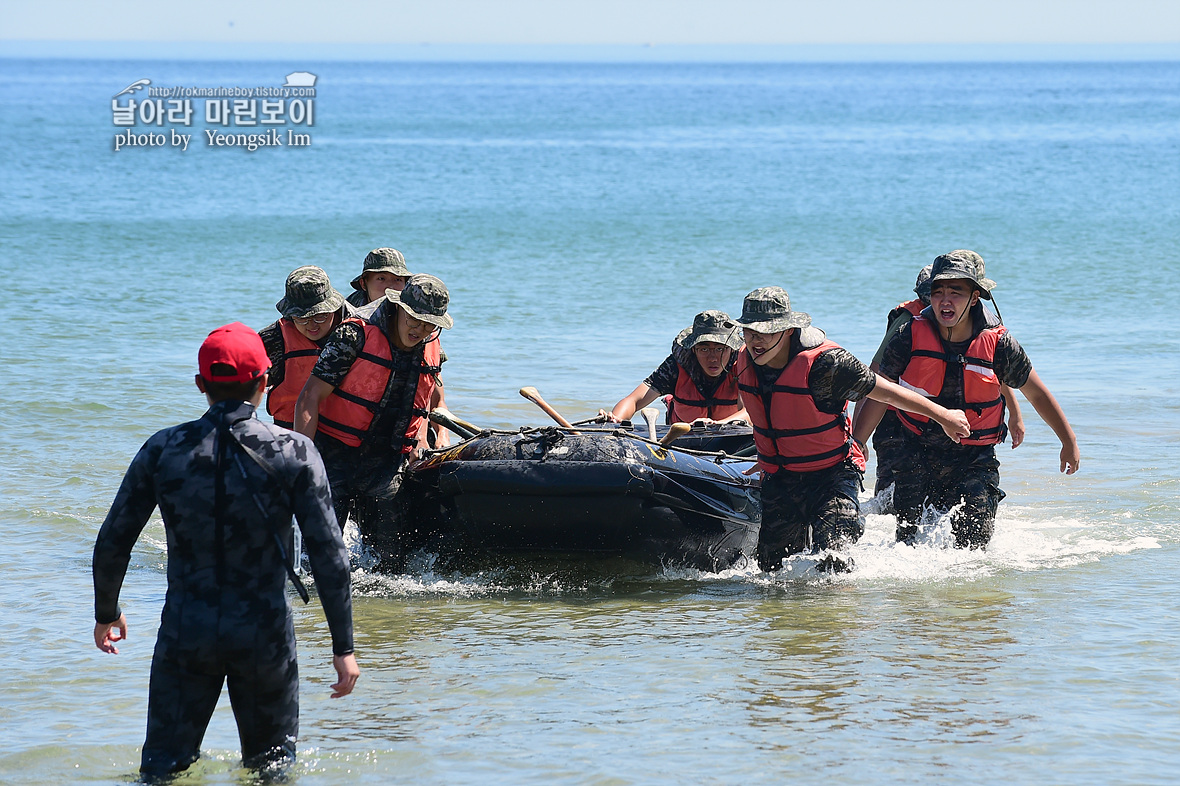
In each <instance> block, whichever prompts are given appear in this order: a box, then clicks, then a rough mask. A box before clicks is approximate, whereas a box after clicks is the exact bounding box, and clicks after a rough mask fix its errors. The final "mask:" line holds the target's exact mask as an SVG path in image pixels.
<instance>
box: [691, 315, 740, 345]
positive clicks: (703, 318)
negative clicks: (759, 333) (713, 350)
mask: <svg viewBox="0 0 1180 786" xmlns="http://www.w3.org/2000/svg"><path fill="white" fill-rule="evenodd" d="M702 341H712V342H715V343H717V344H724V345H725V346H727V347H729V348H730V349H741V346H742V337H741V336H740V335H738V326H737V323H736V322H734V321H733V320H732V319H730V318H729V314H726V313H725V312H724V311H702V312H701V313H699V314H697V315H696V316H695V317H693V320H692V327H686V328H685V329H684V330H682V331H680V333H679V335H677V336H676V341H675V343H676V344H677V345H678V346H681V347H684V348H685V349H692V348H693V347H695V346H696V345H697V344H700V343H701V342H702Z"/></svg>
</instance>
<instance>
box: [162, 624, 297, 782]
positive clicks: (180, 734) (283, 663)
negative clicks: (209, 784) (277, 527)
mask: <svg viewBox="0 0 1180 786" xmlns="http://www.w3.org/2000/svg"><path fill="white" fill-rule="evenodd" d="M184 623H185V627H184V630H183V631H180V630H177V629H176V628H177V627H178V626H177V625H175V624H169V623H168V622H167V621H165V622H164V623H162V624H161V626H160V633H159V637H158V638H157V639H156V649H155V653H154V655H153V657H152V675H151V681H150V687H149V688H148V722H147V739H146V741H145V742H144V744H143V757H142V762H141V764H140V771H141V773H142V774H143V775H144V776H145V777H148V778H157V777H162V776H165V775H167V774H168V773H172V772H177V771H179V770H183V769H184V768H186V767H188V766H189V765H190V764H192V763H193V762H194V761H196V760H197V758H198V757H199V755H200V748H201V740H202V739H203V738H204V736H205V729H206V727H207V726H208V725H209V719H210V718H211V717H212V715H213V709H214V708H215V707H216V706H217V700H218V699H219V698H220V697H221V686H222V684H223V683H225V682H228V685H229V699H230V704H231V706H232V707H233V711H234V718H235V719H236V720H237V724H238V738H239V740H240V741H241V745H242V761H243V763H244V764H245V765H246V766H247V767H253V768H259V767H264V766H266V765H270V764H282V763H285V762H289V761H291V760H293V759H294V758H295V740H296V738H297V737H298V736H299V668H298V665H297V662H296V658H295V633H294V629H293V627H292V624H291V619H290V617H289V616H288V617H287V620H286V625H285V626H283V625H282V623H281V622H280V624H279V626H278V627H272V626H266V627H259V625H258V621H257V620H252V621H250V622H243V623H241V624H239V625H237V626H234V627H235V630H234V631H233V634H234V635H231V636H229V637H228V638H230V639H233V640H235V642H236V643H234V644H229V645H227V644H226V643H225V638H226V637H223V636H221V635H219V631H218V629H219V628H221V630H222V631H224V630H225V629H226V623H225V621H224V620H221V621H220V622H219V620H218V619H216V618H211V619H208V620H199V619H192V618H186V619H185V620H184Z"/></svg>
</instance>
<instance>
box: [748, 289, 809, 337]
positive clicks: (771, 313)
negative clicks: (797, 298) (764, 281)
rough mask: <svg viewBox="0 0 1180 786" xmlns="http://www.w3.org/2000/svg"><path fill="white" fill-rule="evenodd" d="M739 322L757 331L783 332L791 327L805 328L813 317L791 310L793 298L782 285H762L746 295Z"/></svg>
mask: <svg viewBox="0 0 1180 786" xmlns="http://www.w3.org/2000/svg"><path fill="white" fill-rule="evenodd" d="M737 322H738V324H740V325H742V326H743V327H747V328H749V329H750V330H753V331H755V332H757V333H781V332H783V331H784V330H788V329H790V328H805V327H807V326H808V325H810V324H811V317H810V316H808V315H807V314H805V313H803V312H802V311H792V310H791V298H790V297H789V296H788V295H787V290H785V289H783V288H782V287H762V288H761V289H755V290H754V291H753V292H751V293H750V294H748V295H746V300H745V302H743V303H742V315H741V316H740V317H738V319H737Z"/></svg>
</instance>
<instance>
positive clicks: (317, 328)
mask: <svg viewBox="0 0 1180 786" xmlns="http://www.w3.org/2000/svg"><path fill="white" fill-rule="evenodd" d="M291 321H292V322H294V323H295V329H296V330H298V331H299V332H300V333H302V334H303V337H304V338H306V339H307V340H309V341H319V340H320V339H321V338H323V337H324V336H326V335H328V334H329V333H331V332H332V331H333V330H335V329H336V326H337V325H338V324H340V315H339V314H338V313H336V312H335V311H333V312H332V313H331V314H316V315H315V316H313V317H308V318H306V319H292V320H291Z"/></svg>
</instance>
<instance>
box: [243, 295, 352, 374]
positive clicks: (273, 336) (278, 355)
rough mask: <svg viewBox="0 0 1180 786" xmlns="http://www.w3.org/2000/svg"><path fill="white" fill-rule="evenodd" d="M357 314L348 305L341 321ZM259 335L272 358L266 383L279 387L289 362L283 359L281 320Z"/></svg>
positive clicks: (322, 341)
mask: <svg viewBox="0 0 1180 786" xmlns="http://www.w3.org/2000/svg"><path fill="white" fill-rule="evenodd" d="M355 314H356V309H355V308H353V307H352V306H350V305H346V306H344V307H343V308H341V309H340V319H341V321H343V320H345V319H348V318H349V317H351V316H354V315H355ZM258 335H259V336H261V337H262V345H263V346H264V347H266V356H267V357H268V358H270V374H269V375H268V377H267V382H266V385H267V387H268V388H273V387H277V386H278V385H280V384H282V382H283V380H284V379H285V378H286V376H287V375H286V368H287V364H286V363H285V362H284V361H283V355H284V353H285V352H286V347H285V346H284V344H283V331H282V329H281V328H280V327H279V320H277V319H276V320H275V321H274V322H271V323H270V324H269V325H267V326H266V327H264V328H262V329H261V330H259V331H258ZM331 335H332V334H331V333H329V334H327V335H326V336H324V337H323V338H321V339H319V340H318V341H316V342H315V343H316V345H317V346H318V347H320V348H321V349H322V348H323V347H324V345H325V344H327V343H328V338H329V336H331Z"/></svg>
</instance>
